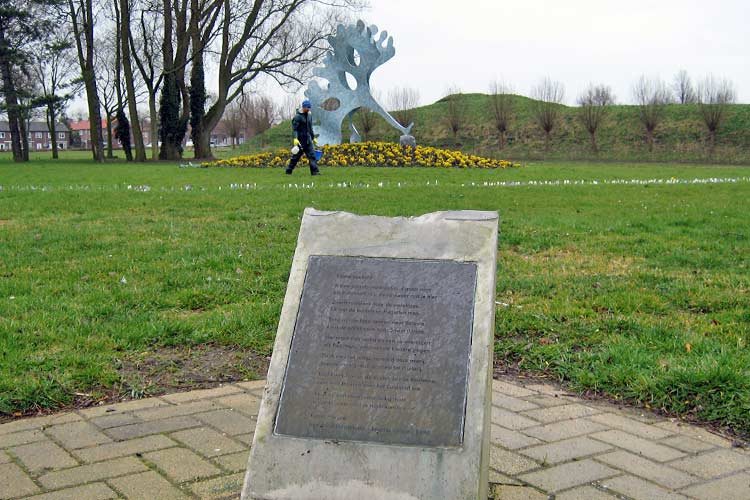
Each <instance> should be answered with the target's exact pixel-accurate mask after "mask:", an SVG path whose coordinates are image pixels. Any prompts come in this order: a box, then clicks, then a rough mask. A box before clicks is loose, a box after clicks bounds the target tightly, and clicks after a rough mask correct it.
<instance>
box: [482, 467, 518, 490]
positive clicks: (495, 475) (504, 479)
mask: <svg viewBox="0 0 750 500" xmlns="http://www.w3.org/2000/svg"><path fill="white" fill-rule="evenodd" d="M490 483H496V484H497V483H501V484H510V485H516V486H521V482H520V481H516V480H515V479H513V478H512V477H510V476H506V475H505V474H501V473H499V472H498V471H496V470H495V469H490Z"/></svg>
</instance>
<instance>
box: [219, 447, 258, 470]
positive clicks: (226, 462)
mask: <svg viewBox="0 0 750 500" xmlns="http://www.w3.org/2000/svg"><path fill="white" fill-rule="evenodd" d="M248 458H250V452H249V451H248V450H245V451H240V452H239V453H232V454H231V455H224V456H223V457H216V458H215V461H216V462H217V463H218V464H219V465H221V466H222V467H224V468H225V469H226V470H228V471H230V472H240V471H243V470H246V469H247V460H248Z"/></svg>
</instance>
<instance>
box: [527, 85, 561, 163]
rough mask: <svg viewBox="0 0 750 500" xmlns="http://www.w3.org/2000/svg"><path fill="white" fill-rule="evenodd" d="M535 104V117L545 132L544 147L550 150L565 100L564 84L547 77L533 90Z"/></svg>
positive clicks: (532, 95)
mask: <svg viewBox="0 0 750 500" xmlns="http://www.w3.org/2000/svg"><path fill="white" fill-rule="evenodd" d="M531 97H533V98H534V99H535V102H534V117H535V118H536V122H537V123H538V124H539V127H541V129H542V130H543V131H544V147H545V149H546V150H549V147H550V143H551V141H552V130H554V128H555V127H556V126H557V122H558V120H559V119H560V107H561V106H560V105H561V104H562V103H563V101H564V100H565V87H564V86H563V84H562V83H560V82H558V81H554V80H552V79H551V78H550V77H545V78H544V79H543V80H542V81H540V82H539V84H538V85H537V86H536V87H534V88H533V89H532V90H531Z"/></svg>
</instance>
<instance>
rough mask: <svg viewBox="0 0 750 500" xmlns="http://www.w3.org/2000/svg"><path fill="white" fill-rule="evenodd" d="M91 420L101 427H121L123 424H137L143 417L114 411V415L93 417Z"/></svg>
mask: <svg viewBox="0 0 750 500" xmlns="http://www.w3.org/2000/svg"><path fill="white" fill-rule="evenodd" d="M89 422H91V423H92V424H94V425H95V426H97V427H99V428H100V429H109V428H111V427H120V426H122V425H129V424H137V423H140V422H141V419H140V418H138V417H136V416H135V415H133V414H132V413H113V414H112V415H105V416H103V417H96V418H92V419H91V420H89Z"/></svg>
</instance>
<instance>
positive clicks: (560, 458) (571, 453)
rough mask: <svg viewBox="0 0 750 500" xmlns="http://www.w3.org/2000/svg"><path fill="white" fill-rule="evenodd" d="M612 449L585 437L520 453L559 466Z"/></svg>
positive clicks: (528, 449)
mask: <svg viewBox="0 0 750 500" xmlns="http://www.w3.org/2000/svg"><path fill="white" fill-rule="evenodd" d="M611 449H612V447H611V446H610V445H608V444H604V443H602V442H601V441H595V440H593V439H591V438H587V437H585V436H584V437H576V438H572V439H566V440H565V441H557V442H556V443H551V444H545V445H541V446H534V447H532V448H526V449H525V450H522V451H520V452H519V453H521V454H522V455H526V456H527V457H531V458H533V459H535V460H536V461H538V462H541V463H543V464H557V463H560V462H566V461H568V460H573V459H577V458H581V457H587V456H589V455H594V454H596V453H601V452H603V451H607V450H611Z"/></svg>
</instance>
